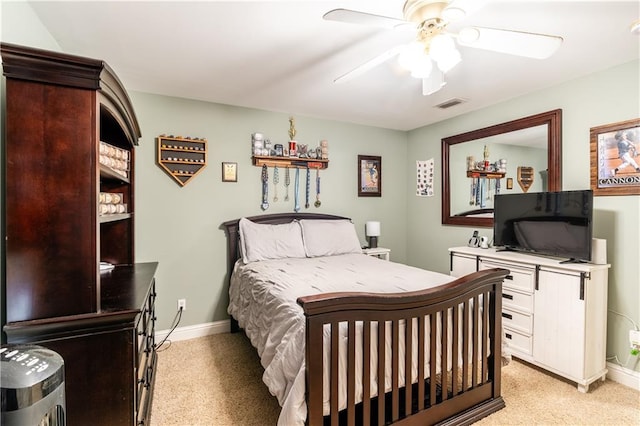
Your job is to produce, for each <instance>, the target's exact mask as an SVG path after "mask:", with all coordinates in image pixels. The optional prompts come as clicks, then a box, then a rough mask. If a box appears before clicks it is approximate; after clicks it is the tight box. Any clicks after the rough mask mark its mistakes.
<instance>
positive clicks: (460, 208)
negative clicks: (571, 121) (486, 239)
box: [442, 109, 562, 227]
mask: <svg viewBox="0 0 640 426" xmlns="http://www.w3.org/2000/svg"><path fill="white" fill-rule="evenodd" d="M471 157H473V158H471ZM485 157H486V158H487V161H485ZM487 164H488V167H485V166H486V165H487ZM505 164H506V167H502V166H504V165H505ZM476 165H477V166H478V167H476ZM479 168H484V169H483V170H482V171H479ZM519 168H520V170H519ZM508 181H509V182H511V183H512V185H510V189H507V183H508ZM527 185H529V187H528V189H527V188H526V187H527ZM561 189H562V110H561V109H557V110H553V111H548V112H544V113H541V114H536V115H532V116H529V117H524V118H520V119H517V120H513V121H508V122H506V123H501V124H496V125H493V126H489V127H485V128H483V129H478V130H473V131H470V132H467V133H462V134H459V135H455V136H450V137H447V138H444V139H442V224H443V225H462V226H483V227H491V226H493V196H494V195H495V194H496V192H498V193H500V194H513V193H518V192H525V191H529V192H546V191H560V190H561Z"/></svg>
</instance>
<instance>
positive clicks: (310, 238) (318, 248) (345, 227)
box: [300, 219, 362, 257]
mask: <svg viewBox="0 0 640 426" xmlns="http://www.w3.org/2000/svg"><path fill="white" fill-rule="evenodd" d="M300 226H301V227H302V238H303V240H304V250H305V252H306V254H307V256H308V257H318V256H335V255H338V254H347V253H362V248H361V247H360V240H359V239H358V234H357V233H356V229H355V227H354V226H353V223H351V221H349V220H330V219H328V220H306V219H303V220H301V221H300Z"/></svg>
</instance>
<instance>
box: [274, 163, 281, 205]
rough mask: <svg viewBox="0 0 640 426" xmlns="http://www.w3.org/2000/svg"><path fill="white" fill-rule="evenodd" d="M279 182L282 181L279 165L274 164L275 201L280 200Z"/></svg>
mask: <svg viewBox="0 0 640 426" xmlns="http://www.w3.org/2000/svg"><path fill="white" fill-rule="evenodd" d="M278 183H280V174H279V173H278V166H273V202H274V203H277V202H278Z"/></svg>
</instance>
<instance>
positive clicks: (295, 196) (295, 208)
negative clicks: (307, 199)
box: [293, 168, 300, 213]
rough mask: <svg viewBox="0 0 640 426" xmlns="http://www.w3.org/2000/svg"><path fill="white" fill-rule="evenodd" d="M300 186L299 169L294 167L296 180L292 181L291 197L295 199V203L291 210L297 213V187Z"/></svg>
mask: <svg viewBox="0 0 640 426" xmlns="http://www.w3.org/2000/svg"><path fill="white" fill-rule="evenodd" d="M299 186H300V169H298V168H296V181H295V182H294V183H293V191H294V194H293V197H294V199H295V205H294V207H293V211H294V212H296V213H298V212H299V211H300V199H299V198H298V189H299Z"/></svg>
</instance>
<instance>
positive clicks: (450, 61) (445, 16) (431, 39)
mask: <svg viewBox="0 0 640 426" xmlns="http://www.w3.org/2000/svg"><path fill="white" fill-rule="evenodd" d="M482 3H483V1H481V0H407V1H406V2H405V3H404V6H403V17H404V19H397V18H392V17H388V16H380V15H375V14H371V13H366V12H360V11H355V10H349V9H334V10H331V11H329V12H327V13H326V14H325V15H324V16H323V18H324V19H325V20H329V21H339V22H347V23H355V24H364V25H370V26H377V27H381V28H387V29H394V28H397V27H401V26H407V25H413V26H414V27H415V29H416V32H417V34H416V37H415V40H414V41H413V42H411V43H409V44H402V45H399V46H396V47H394V48H392V49H389V50H387V51H386V52H384V53H382V54H380V55H378V56H376V57H374V58H372V59H370V60H369V61H367V62H365V63H363V64H361V65H359V66H357V67H356V68H354V69H352V70H351V71H349V72H347V73H346V74H344V75H342V76H340V77H338V78H336V79H335V80H334V82H335V83H340V82H345V81H348V80H351V79H353V78H355V77H357V76H359V75H361V74H363V73H365V72H367V71H369V70H370V69H372V68H374V67H376V66H378V65H380V64H382V63H383V62H385V61H387V60H389V59H391V58H393V57H395V56H398V63H399V64H400V66H401V67H403V68H405V69H407V70H409V71H410V72H411V75H412V76H413V77H416V78H421V79H422V94H423V95H425V96H426V95H430V94H432V93H435V92H436V91H438V90H440V89H441V88H442V87H444V85H445V84H446V82H445V80H444V75H445V73H446V72H447V71H449V70H451V69H452V68H453V67H454V66H456V65H457V64H458V63H459V62H460V60H461V56H460V52H459V51H458V50H457V49H456V42H457V44H458V45H460V46H468V47H474V48H479V49H485V50H491V51H495V52H500V53H506V54H510V55H517V56H524V57H528V58H536V59H545V58H548V57H549V56H551V55H552V54H553V53H554V52H555V51H556V50H557V49H558V48H559V47H560V45H561V44H562V37H558V36H552V35H546V34H536V33H528V32H521V31H512V30H505V29H495V28H485V27H476V26H469V27H465V28H463V29H461V30H460V31H459V32H458V33H457V34H454V33H451V32H449V31H448V30H447V26H448V25H449V23H451V22H454V21H457V20H460V19H462V18H464V17H465V16H467V15H469V14H470V13H472V12H473V11H475V10H477V9H478V8H479V7H481V5H482ZM454 40H455V41H454ZM434 63H435V66H434Z"/></svg>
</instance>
